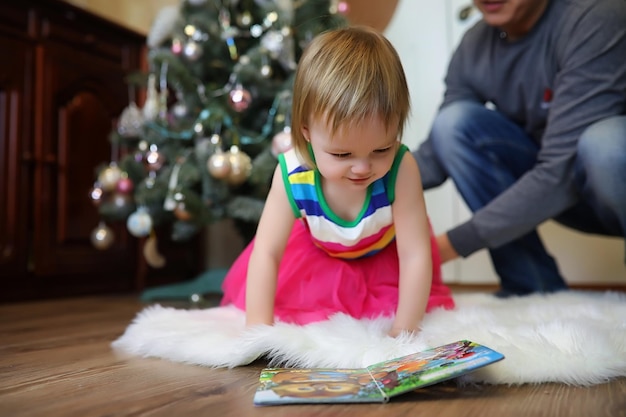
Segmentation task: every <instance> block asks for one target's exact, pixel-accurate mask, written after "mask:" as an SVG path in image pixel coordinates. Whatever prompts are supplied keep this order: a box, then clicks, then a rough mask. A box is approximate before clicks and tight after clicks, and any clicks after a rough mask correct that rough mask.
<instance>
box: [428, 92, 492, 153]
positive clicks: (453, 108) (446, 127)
mask: <svg viewBox="0 0 626 417" xmlns="http://www.w3.org/2000/svg"><path fill="white" fill-rule="evenodd" d="M483 111H489V110H487V109H485V107H484V106H482V105H481V104H479V103H474V102H466V101H459V102H454V103H450V104H448V105H447V106H445V107H443V108H442V109H440V110H439V112H438V113H437V115H436V116H435V120H434V121H433V125H432V131H431V136H430V137H431V140H432V141H433V147H434V149H435V151H436V152H437V153H439V154H443V155H449V151H450V150H454V149H458V148H459V142H460V141H462V140H464V139H465V138H466V136H467V131H468V130H469V125H470V124H471V123H475V122H476V120H477V113H479V112H483Z"/></svg>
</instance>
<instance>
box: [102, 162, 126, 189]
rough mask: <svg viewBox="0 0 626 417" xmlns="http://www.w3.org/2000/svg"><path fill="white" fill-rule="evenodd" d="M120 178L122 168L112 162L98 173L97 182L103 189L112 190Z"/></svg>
mask: <svg viewBox="0 0 626 417" xmlns="http://www.w3.org/2000/svg"><path fill="white" fill-rule="evenodd" d="M120 178H122V170H121V169H120V167H118V166H117V164H116V163H114V162H111V164H110V165H109V166H108V167H106V168H104V169H103V170H102V171H100V173H99V174H98V182H99V183H100V186H101V187H102V189H103V190H104V191H113V190H114V189H115V186H116V185H117V182H118V181H119V180H120Z"/></svg>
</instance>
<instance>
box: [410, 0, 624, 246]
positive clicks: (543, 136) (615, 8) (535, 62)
mask: <svg viewBox="0 0 626 417" xmlns="http://www.w3.org/2000/svg"><path fill="white" fill-rule="evenodd" d="M445 81H446V92H445V96H444V101H443V104H442V107H444V106H446V105H447V104H449V103H452V102H454V101H459V100H472V101H476V102H480V103H486V102H488V101H490V102H492V103H493V104H495V106H496V109H497V111H499V112H501V113H503V114H504V115H506V116H507V117H508V118H509V119H511V120H513V121H514V122H516V123H517V124H519V125H520V126H521V127H522V128H523V129H524V130H525V131H526V132H527V133H528V134H529V135H530V136H531V137H532V138H533V139H534V140H536V141H537V142H538V143H539V144H540V152H539V156H538V160H537V164H536V166H535V167H534V168H533V169H531V170H530V171H528V172H527V173H526V174H525V175H524V176H522V177H521V178H520V179H519V180H518V181H517V182H516V183H515V184H514V185H513V186H511V187H510V188H509V189H508V190H506V191H505V192H504V193H502V194H501V195H500V196H498V197H497V198H496V199H494V200H493V201H492V202H491V203H489V204H488V205H486V206H485V207H483V208H482V209H480V210H478V211H476V212H475V213H474V215H473V216H472V218H471V219H470V220H468V221H467V222H465V223H463V224H461V225H459V226H457V227H455V228H453V229H452V230H450V231H449V232H448V237H449V239H450V241H451V243H452V246H453V247H454V248H455V250H456V251H457V252H458V253H459V255H461V256H464V257H465V256H468V255H470V254H471V253H473V252H475V251H477V250H479V249H482V248H495V247H498V246H500V245H502V244H505V243H508V242H510V241H512V240H514V239H516V238H519V237H521V236H523V235H525V234H527V233H529V232H531V231H532V230H534V229H535V228H536V227H537V226H538V225H539V224H541V223H542V222H543V221H545V220H547V219H550V218H552V217H554V216H555V215H558V214H559V213H561V212H563V211H564V210H566V209H567V208H569V207H571V206H573V205H575V204H576V203H577V202H578V200H579V198H580V196H579V195H578V193H577V190H576V187H575V186H574V182H573V161H574V158H575V153H576V144H577V141H578V138H579V136H580V134H581V133H582V131H583V130H584V129H585V128H586V127H587V126H589V125H590V124H592V123H594V122H596V121H598V120H601V119H603V118H606V117H608V116H612V115H618V114H626V0H551V1H550V3H549V5H548V7H547V9H546V12H545V13H544V15H543V16H542V17H541V19H540V20H539V21H538V23H537V24H536V25H535V27H534V28H533V30H532V31H531V32H530V33H528V34H527V35H526V36H525V37H524V38H522V39H519V40H517V41H508V40H506V39H504V38H502V37H501V36H500V30H498V29H497V28H494V27H491V26H489V25H487V24H486V23H485V22H484V21H480V22H478V23H477V24H476V25H475V26H474V27H472V28H471V29H470V30H468V32H467V33H466V34H465V36H464V37H463V39H462V41H461V43H460V44H459V47H458V48H457V50H456V51H455V52H454V54H453V56H452V59H451V61H450V65H449V68H448V73H447V75H446V79H445ZM547 89H549V90H550V91H551V92H552V94H551V96H552V97H551V101H550V102H549V103H544V101H545V100H544V98H545V97H544V95H545V94H546V90H547ZM548 94H549V93H548ZM625 152H626V150H625ZM413 155H414V156H415V158H416V160H417V162H418V164H419V167H420V172H421V175H422V182H423V185H424V189H429V188H432V187H435V186H437V185H439V184H441V183H442V182H444V181H445V179H446V178H447V177H446V174H445V173H444V172H443V170H442V168H441V166H440V165H439V164H438V162H437V160H436V159H435V158H434V156H433V151H432V148H431V144H430V140H429V139H426V141H425V142H424V143H422V144H421V146H420V147H419V149H418V150H417V151H415V152H414V153H413Z"/></svg>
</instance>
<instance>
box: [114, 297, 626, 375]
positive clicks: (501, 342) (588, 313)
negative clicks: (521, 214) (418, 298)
mask: <svg viewBox="0 0 626 417" xmlns="http://www.w3.org/2000/svg"><path fill="white" fill-rule="evenodd" d="M455 301H456V304H457V307H456V308H455V309H454V310H450V311H446V310H436V311H434V312H432V313H429V314H428V315H427V316H426V318H425V319H424V322H423V326H422V331H421V332H420V333H419V334H418V335H416V336H412V337H409V336H402V337H400V338H396V339H393V338H390V337H388V336H386V332H387V329H388V328H389V327H390V325H391V319H389V318H380V319H375V320H356V319H353V318H351V317H349V316H346V315H342V314H339V315H335V316H333V317H332V318H331V319H329V320H328V321H324V322H319V323H313V324H309V325H306V326H297V325H292V324H285V323H277V324H276V325H274V326H263V327H259V328H255V329H248V330H246V329H245V327H244V313H243V312H242V311H240V310H238V309H236V308H234V307H215V308H209V309H204V310H182V309H174V308H166V307H162V306H160V305H154V306H150V307H147V308H146V309H144V310H143V311H141V312H140V313H139V314H138V315H137V317H136V318H135V320H134V321H133V322H132V323H131V324H130V326H129V327H128V328H127V330H126V332H125V333H124V334H123V335H122V336H121V337H120V338H119V339H118V340H116V341H115V342H113V346H114V348H115V349H119V350H121V351H124V352H126V353H131V354H133V355H139V356H144V357H157V358H163V359H168V360H172V361H176V362H184V363H189V364H195V365H204V366H211V367H235V366H240V365H245V364H248V363H250V362H252V361H253V360H254V359H256V358H258V357H259V356H260V355H263V354H265V356H266V358H268V359H269V360H270V363H271V365H280V366H292V367H342V368H360V367H364V366H367V365H371V364H373V363H376V362H380V361H383V360H386V359H392V358H395V357H398V356H403V355H407V354H410V353H413V352H417V351H420V350H423V349H426V348H430V347H435V346H438V345H442V344H445V343H449V342H453V341H457V340H460V339H469V340H472V341H474V342H477V343H480V344H484V345H486V346H488V347H490V348H492V349H494V350H496V351H499V352H500V353H502V354H504V356H505V359H504V360H503V361H500V362H498V363H496V364H493V365H490V366H488V367H486V368H483V369H481V370H479V371H477V372H475V373H472V374H471V375H470V377H469V379H466V380H469V381H475V382H486V383H492V384H521V383H539V382H549V381H553V382H562V383H566V384H573V385H592V384H597V383H601V382H605V381H607V380H608V379H611V378H615V377H625V376H626V294H624V293H616V292H606V293H598V292H581V291H568V292H561V293H557V294H551V295H532V296H527V297H517V298H509V299H498V298H495V297H493V296H491V295H487V294H461V295H457V296H456V297H455Z"/></svg>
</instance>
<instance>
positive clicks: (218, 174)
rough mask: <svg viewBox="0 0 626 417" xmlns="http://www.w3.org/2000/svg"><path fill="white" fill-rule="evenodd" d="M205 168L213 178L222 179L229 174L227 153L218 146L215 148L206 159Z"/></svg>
mask: <svg viewBox="0 0 626 417" xmlns="http://www.w3.org/2000/svg"><path fill="white" fill-rule="evenodd" d="M207 169H208V170H209V173H210V174H211V176H213V178H217V179H220V180H221V179H224V178H226V177H227V176H228V174H230V161H229V159H228V155H227V154H225V153H224V152H223V151H222V150H221V149H220V148H217V149H216V150H215V153H214V154H213V155H211V157H210V158H209V160H208V161H207Z"/></svg>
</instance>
